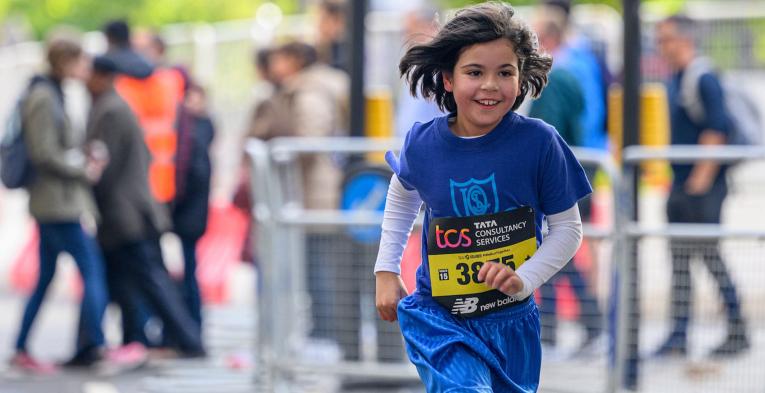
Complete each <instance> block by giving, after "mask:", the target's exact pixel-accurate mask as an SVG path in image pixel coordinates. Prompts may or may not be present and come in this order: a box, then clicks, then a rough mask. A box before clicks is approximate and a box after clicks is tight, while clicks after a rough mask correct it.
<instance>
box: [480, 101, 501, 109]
mask: <svg viewBox="0 0 765 393" xmlns="http://www.w3.org/2000/svg"><path fill="white" fill-rule="evenodd" d="M475 102H476V103H478V105H481V106H482V107H484V108H493V107H495V106H497V104H499V103H500V102H502V101H497V100H475Z"/></svg>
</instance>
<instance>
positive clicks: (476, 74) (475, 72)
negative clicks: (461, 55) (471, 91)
mask: <svg viewBox="0 0 765 393" xmlns="http://www.w3.org/2000/svg"><path fill="white" fill-rule="evenodd" d="M467 74H468V75H470V76H479V75H481V71H478V70H472V71H468V72H467Z"/></svg>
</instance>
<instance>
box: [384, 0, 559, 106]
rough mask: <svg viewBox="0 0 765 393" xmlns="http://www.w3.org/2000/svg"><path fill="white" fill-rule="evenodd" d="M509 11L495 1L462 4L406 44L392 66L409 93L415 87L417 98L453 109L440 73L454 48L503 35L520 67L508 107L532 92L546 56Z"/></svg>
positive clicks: (452, 59)
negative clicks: (433, 31) (423, 38)
mask: <svg viewBox="0 0 765 393" xmlns="http://www.w3.org/2000/svg"><path fill="white" fill-rule="evenodd" d="M514 15H515V11H514V10H513V8H512V7H510V6H509V5H506V4H503V3H499V2H487V3H482V4H478V5H474V6H471V7H467V8H463V9H461V10H459V11H458V12H457V14H456V15H455V16H454V18H453V19H452V20H450V21H449V22H447V23H446V25H445V26H443V27H442V28H441V30H440V31H439V32H438V35H436V37H435V38H434V39H433V40H432V41H430V42H428V43H425V44H418V45H414V46H412V47H410V48H409V49H408V50H407V51H406V53H405V54H404V56H403V57H402V58H401V62H400V63H399V65H398V69H399V72H400V73H401V77H402V78H404V79H405V80H406V81H407V83H409V89H410V91H411V93H412V95H413V96H415V97H416V96H417V91H418V90H419V91H420V95H422V97H423V98H426V99H432V100H433V101H435V102H436V104H437V105H438V107H439V108H441V110H446V111H449V112H451V113H455V112H456V111H457V103H456V102H455V101H454V95H453V94H452V93H450V92H448V91H446V88H445V87H444V81H443V76H442V75H443V73H444V72H453V71H454V66H455V65H456V64H457V60H458V59H459V56H460V54H462V51H463V50H465V49H466V48H467V47H469V46H472V45H475V44H480V43H484V42H490V41H494V40H496V39H500V38H506V39H508V40H510V42H511V43H512V44H513V48H515V54H516V55H517V56H518V63H519V64H518V69H519V71H520V87H521V95H520V96H518V98H517V99H516V100H515V104H514V105H513V107H512V110H516V109H518V107H519V106H520V105H521V104H522V103H523V99H524V97H525V96H526V94H527V93H531V95H532V97H538V96H539V94H540V93H541V92H542V88H544V86H545V85H546V84H547V73H548V72H550V67H552V58H551V57H550V56H548V55H545V54H541V53H539V44H538V42H537V36H536V34H534V32H532V31H531V29H530V28H529V27H528V25H526V24H525V23H524V22H523V21H521V20H520V19H519V18H518V17H514Z"/></svg>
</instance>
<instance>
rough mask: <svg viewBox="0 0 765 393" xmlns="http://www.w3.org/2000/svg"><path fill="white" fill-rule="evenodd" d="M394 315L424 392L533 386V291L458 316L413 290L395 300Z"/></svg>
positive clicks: (537, 351) (536, 347)
mask: <svg viewBox="0 0 765 393" xmlns="http://www.w3.org/2000/svg"><path fill="white" fill-rule="evenodd" d="M398 319H399V323H400V325H401V332H402V334H403V335H404V341H405V342H406V350H407V353H408V355H409V359H410V360H411V361H412V363H414V365H415V366H417V372H418V373H419V374H420V378H421V379H422V381H423V383H424V384H425V387H426V388H427V391H428V392H430V393H458V392H459V393H462V392H465V393H467V392H471V393H475V392H494V393H505V392H507V393H511V392H512V393H516V392H523V393H529V392H536V391H537V387H538V386H539V370H540V365H541V362H542V348H541V344H540V336H539V311H538V310H537V306H536V304H535V303H534V299H533V297H530V298H529V299H527V300H526V301H524V303H521V304H519V305H517V306H514V307H508V308H505V309H503V310H498V311H496V312H493V313H490V314H487V315H484V316H480V317H476V318H460V317H457V316H454V315H451V314H450V313H449V312H448V310H447V309H446V308H444V307H443V306H440V305H439V304H438V303H436V302H435V301H434V300H433V299H432V298H431V297H430V296H420V295H418V294H417V293H415V294H413V295H411V296H407V297H406V298H404V299H402V300H401V302H400V303H399V305H398Z"/></svg>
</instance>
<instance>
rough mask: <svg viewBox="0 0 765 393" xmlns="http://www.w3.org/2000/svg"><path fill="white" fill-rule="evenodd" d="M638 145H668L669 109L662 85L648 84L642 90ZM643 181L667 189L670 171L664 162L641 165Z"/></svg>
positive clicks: (650, 162) (665, 92)
mask: <svg viewBox="0 0 765 393" xmlns="http://www.w3.org/2000/svg"><path fill="white" fill-rule="evenodd" d="M641 100H642V102H641V103H642V108H641V124H640V144H641V145H645V146H667V145H669V143H670V140H669V139H670V131H669V107H668V106H667V91H666V89H665V88H664V85H662V84H659V83H648V84H645V85H644V86H643V89H642V95H641ZM642 169H643V176H642V178H643V181H645V182H646V184H647V185H649V186H658V187H668V186H669V184H670V181H671V176H672V175H671V170H670V167H669V163H668V162H667V161H666V160H652V161H647V162H645V163H643V166H642Z"/></svg>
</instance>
